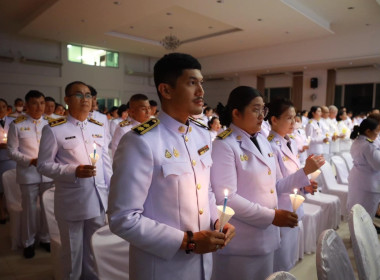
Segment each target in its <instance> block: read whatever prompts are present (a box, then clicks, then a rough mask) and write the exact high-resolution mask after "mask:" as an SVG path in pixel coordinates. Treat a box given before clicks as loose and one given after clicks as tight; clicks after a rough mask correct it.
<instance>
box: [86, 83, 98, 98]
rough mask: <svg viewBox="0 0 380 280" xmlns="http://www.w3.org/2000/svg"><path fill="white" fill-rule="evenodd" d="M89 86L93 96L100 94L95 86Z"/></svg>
mask: <svg viewBox="0 0 380 280" xmlns="http://www.w3.org/2000/svg"><path fill="white" fill-rule="evenodd" d="M87 86H88V88H89V89H90V92H91V96H97V95H98V92H97V91H96V89H95V88H94V87H93V86H90V85H87Z"/></svg>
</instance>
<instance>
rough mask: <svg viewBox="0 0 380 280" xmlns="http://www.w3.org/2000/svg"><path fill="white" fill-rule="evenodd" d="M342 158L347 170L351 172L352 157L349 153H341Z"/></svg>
mask: <svg viewBox="0 0 380 280" xmlns="http://www.w3.org/2000/svg"><path fill="white" fill-rule="evenodd" d="M341 156H342V158H343V159H344V161H345V162H346V165H347V169H348V170H351V169H352V167H353V166H354V160H353V159H352V156H351V154H350V153H349V152H343V153H341Z"/></svg>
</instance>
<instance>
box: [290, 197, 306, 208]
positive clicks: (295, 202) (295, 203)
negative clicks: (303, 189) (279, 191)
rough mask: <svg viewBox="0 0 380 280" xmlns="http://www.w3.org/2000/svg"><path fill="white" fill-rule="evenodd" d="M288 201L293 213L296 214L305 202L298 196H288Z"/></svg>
mask: <svg viewBox="0 0 380 280" xmlns="http://www.w3.org/2000/svg"><path fill="white" fill-rule="evenodd" d="M289 197H290V201H291V202H292V207H293V212H296V211H297V209H298V208H299V207H300V206H301V204H302V203H303V202H304V201H305V198H304V197H303V196H302V195H299V194H290V195H289Z"/></svg>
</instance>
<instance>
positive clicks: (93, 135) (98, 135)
mask: <svg viewBox="0 0 380 280" xmlns="http://www.w3.org/2000/svg"><path fill="white" fill-rule="evenodd" d="M92 137H93V138H103V135H101V134H92Z"/></svg>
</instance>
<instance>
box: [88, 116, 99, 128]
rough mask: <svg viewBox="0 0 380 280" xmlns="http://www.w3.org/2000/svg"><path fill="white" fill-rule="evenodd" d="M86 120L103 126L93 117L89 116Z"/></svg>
mask: <svg viewBox="0 0 380 280" xmlns="http://www.w3.org/2000/svg"><path fill="white" fill-rule="evenodd" d="M88 121H89V122H92V123H94V124H97V125H100V126H103V123H101V122H98V121H97V120H95V119H93V118H89V119H88Z"/></svg>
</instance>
